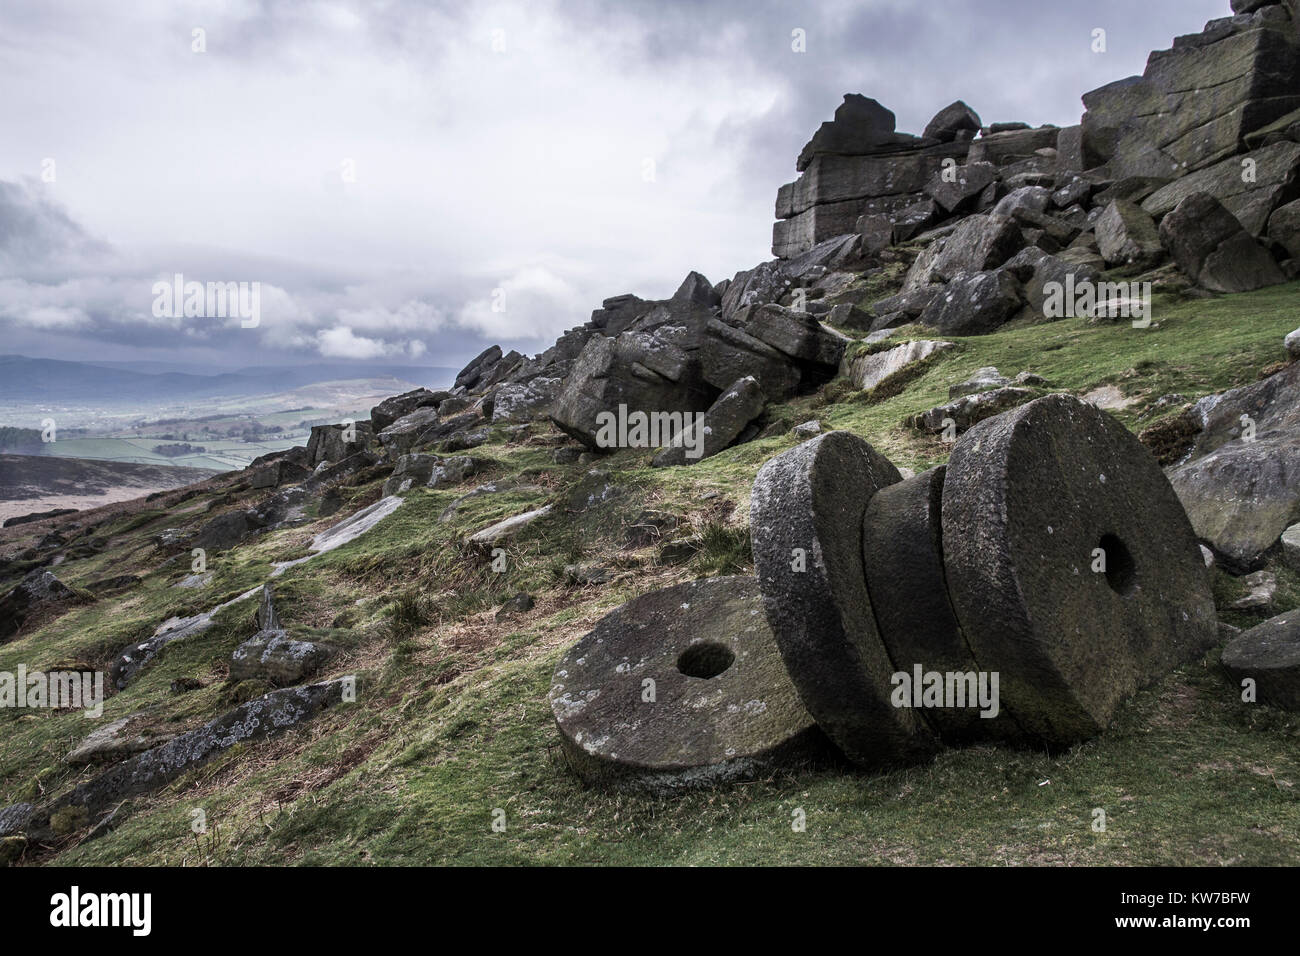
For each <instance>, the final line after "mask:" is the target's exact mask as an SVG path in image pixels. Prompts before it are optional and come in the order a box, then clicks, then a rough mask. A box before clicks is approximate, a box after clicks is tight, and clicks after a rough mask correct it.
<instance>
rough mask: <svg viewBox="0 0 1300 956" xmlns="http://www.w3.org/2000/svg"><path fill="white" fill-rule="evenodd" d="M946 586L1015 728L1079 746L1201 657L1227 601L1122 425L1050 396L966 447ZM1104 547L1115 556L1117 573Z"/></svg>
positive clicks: (954, 483) (947, 497)
mask: <svg viewBox="0 0 1300 956" xmlns="http://www.w3.org/2000/svg"><path fill="white" fill-rule="evenodd" d="M943 546H944V564H945V570H946V572H947V576H948V589H949V593H950V595H951V597H952V600H953V606H954V607H955V609H956V612H957V618H958V620H959V621H960V622H961V626H962V630H963V632H964V633H965V635H966V638H967V640H968V642H969V644H970V647H971V650H972V652H973V653H974V656H975V659H976V660H977V661H979V663H980V666H981V667H982V668H985V669H988V670H994V671H998V672H999V673H1000V675H1001V692H1002V700H1003V703H1004V704H1005V706H1006V707H1007V708H1008V709H1009V710H1010V711H1011V714H1012V716H1013V717H1014V718H1015V720H1016V722H1017V724H1018V725H1019V726H1020V727H1021V728H1022V729H1023V730H1025V731H1026V732H1027V733H1030V734H1032V735H1034V736H1036V737H1038V738H1039V739H1040V740H1042V741H1043V742H1045V743H1048V744H1050V745H1055V746H1069V745H1070V744H1073V743H1076V742H1078V741H1080V740H1085V739H1087V738H1089V737H1091V736H1093V735H1095V734H1096V733H1098V732H1099V731H1100V730H1102V729H1103V728H1104V727H1106V725H1107V724H1108V723H1109V722H1110V719H1111V716H1112V715H1113V713H1114V711H1115V708H1116V707H1117V706H1118V705H1119V704H1120V703H1121V702H1122V701H1123V700H1124V699H1126V698H1127V697H1128V696H1130V695H1131V694H1132V693H1133V692H1134V691H1136V690H1137V689H1138V688H1139V687H1141V686H1143V685H1144V684H1146V683H1148V682H1150V681H1152V680H1154V679H1156V678H1158V677H1160V676H1161V675H1163V674H1164V673H1167V672H1168V671H1169V670H1170V669H1172V668H1173V667H1175V666H1177V665H1178V664H1180V663H1183V662H1185V661H1187V660H1190V659H1192V658H1193V657H1195V656H1198V655H1199V654H1201V653H1204V651H1205V650H1206V649H1208V647H1210V646H1211V645H1212V644H1213V643H1214V642H1215V640H1216V637H1217V626H1216V618H1215V612H1214V599H1213V595H1212V593H1211V591H1210V583H1209V579H1208V577H1207V576H1206V574H1205V569H1204V566H1203V565H1202V563H1201V556H1200V551H1199V549H1198V547H1197V544H1196V539H1195V537H1194V536H1193V534H1192V529H1191V525H1190V524H1189V523H1188V520H1187V517H1186V515H1185V514H1184V513H1183V509H1182V507H1181V506H1180V505H1179V503H1178V499H1177V498H1176V497H1175V495H1174V493H1173V489H1172V488H1170V486H1169V481H1168V479H1166V478H1165V476H1164V473H1163V472H1161V470H1160V467H1159V466H1158V465H1157V464H1156V461H1155V459H1154V458H1152V457H1151V454H1150V452H1148V451H1147V450H1146V448H1145V447H1143V446H1142V444H1141V443H1140V442H1139V441H1138V440H1137V438H1136V437H1134V436H1133V435H1132V434H1131V433H1130V432H1129V431H1128V430H1127V429H1126V428H1124V426H1123V425H1121V424H1119V422H1117V421H1116V420H1115V419H1113V418H1111V417H1110V416H1109V415H1106V414H1105V413H1103V412H1101V411H1098V410H1097V409H1095V408H1093V407H1092V406H1090V405H1087V404H1085V403H1083V402H1080V401H1079V400H1077V399H1075V398H1071V397H1069V396H1065V395H1052V396H1048V397H1046V398H1042V399H1038V400H1037V401H1034V402H1031V403H1029V404H1028V405H1025V406H1024V407H1022V408H1019V409H1016V410H1015V411H1013V412H1009V413H1007V414H1005V415H1002V416H999V417H998V418H995V419H992V420H990V421H986V422H984V423H982V424H980V425H979V426H977V427H976V428H974V429H972V430H971V431H970V432H968V433H967V434H966V435H965V436H964V437H963V438H962V439H961V440H960V441H958V442H957V444H956V446H955V447H954V448H953V452H952V456H951V458H950V460H949V463H948V472H947V476H946V478H945V482H944V490H943ZM1097 549H1101V551H1102V553H1104V555H1105V572H1104V573H1100V572H1099V571H1094V570H1093V569H1094V568H1095V567H1098V565H1097V564H1096V563H1095V562H1096V561H1097V557H1098V553H1097Z"/></svg>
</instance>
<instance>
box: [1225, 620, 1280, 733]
mask: <svg viewBox="0 0 1300 956" xmlns="http://www.w3.org/2000/svg"><path fill="white" fill-rule="evenodd" d="M1221 660H1222V663H1223V667H1224V669H1225V670H1227V672H1228V674H1229V675H1231V677H1232V679H1233V682H1234V683H1235V684H1236V685H1237V686H1236V690H1237V692H1238V693H1240V689H1241V684H1242V682H1243V681H1245V680H1247V679H1249V680H1252V681H1254V682H1255V695H1256V696H1255V700H1256V701H1257V702H1258V703H1261V704H1268V705H1269V706H1271V707H1281V708H1282V709H1284V710H1300V611H1288V612H1287V613H1285V614H1279V615H1278V616H1277V617H1275V618H1272V619H1271V620H1268V621H1265V622H1264V623H1263V624H1260V625H1259V626H1258V627H1252V628H1251V629H1250V630H1249V631H1245V632H1244V633H1242V634H1240V635H1238V636H1237V637H1235V638H1233V639H1232V640H1231V641H1230V642H1229V643H1228V646H1227V647H1225V648H1224V649H1223V656H1222V658H1221Z"/></svg>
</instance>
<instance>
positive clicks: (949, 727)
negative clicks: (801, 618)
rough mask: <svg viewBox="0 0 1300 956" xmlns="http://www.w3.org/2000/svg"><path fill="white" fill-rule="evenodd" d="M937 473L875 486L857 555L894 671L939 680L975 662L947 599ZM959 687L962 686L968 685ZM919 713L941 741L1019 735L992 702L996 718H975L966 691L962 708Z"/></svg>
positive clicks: (971, 668)
mask: <svg viewBox="0 0 1300 956" xmlns="http://www.w3.org/2000/svg"><path fill="white" fill-rule="evenodd" d="M945 471H946V469H945V468H944V467H943V466H942V465H940V466H939V467H938V468H932V469H930V470H929V471H927V472H923V473H922V474H919V475H917V476H916V477H915V478H909V479H907V480H906V481H902V482H899V483H898V484H896V485H889V486H888V487H885V488H881V489H880V490H879V491H878V492H876V494H875V496H874V497H873V498H872V499H871V502H870V503H869V504H868V505H867V513H866V516H865V517H864V519H863V522H862V561H863V565H864V566H865V568H866V578H867V591H868V593H869V594H870V595H871V606H872V608H873V609H874V610H875V612H876V624H877V625H878V626H879V628H880V636H881V639H882V640H883V641H884V643H885V649H886V650H887V651H888V652H889V657H890V660H891V661H893V664H894V668H895V670H897V671H901V672H905V673H907V674H909V675H914V674H915V672H916V668H920V670H921V672H922V673H923V674H924V673H933V672H937V673H940V674H943V675H945V680H946V675H948V674H949V673H955V674H978V672H979V666H978V665H977V664H976V662H975V658H974V656H973V655H972V654H971V651H970V647H969V645H968V644H967V643H966V637H965V635H963V634H962V630H961V625H960V624H958V622H957V615H956V613H955V612H954V611H953V608H952V603H951V602H950V601H949V599H948V584H947V580H946V577H945V575H944V570H943V536H942V533H941V524H940V506H941V501H942V497H943V482H944V472H945ZM955 686H956V684H955V682H954V687H955ZM961 686H962V689H963V692H964V691H965V690H966V688H967V687H968V686H969V685H966V684H963V685H961ZM999 696H1000V688H999ZM921 715H922V716H923V717H924V718H925V719H926V720H927V721H928V722H929V723H930V725H931V726H932V727H933V728H934V729H935V730H936V731H937V732H938V734H939V736H940V737H941V738H943V740H944V741H945V742H946V743H970V742H972V741H975V740H989V739H996V740H1014V739H1016V738H1017V737H1019V736H1020V731H1019V728H1018V727H1017V726H1016V725H1015V722H1014V721H1013V720H1012V719H1011V717H1010V716H1009V715H1008V713H1007V712H1006V710H1004V709H1002V708H1001V707H1000V706H999V708H998V712H997V715H996V716H993V717H981V716H980V708H979V706H978V703H977V700H976V699H971V698H970V697H967V703H966V706H962V707H955V706H952V704H951V701H948V700H945V704H944V706H941V707H926V708H925V709H924V710H922V711H921Z"/></svg>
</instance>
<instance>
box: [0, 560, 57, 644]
mask: <svg viewBox="0 0 1300 956" xmlns="http://www.w3.org/2000/svg"><path fill="white" fill-rule="evenodd" d="M73 597H74V594H73V592H72V590H71V589H70V588H69V587H68V586H67V585H65V584H64V583H63V582H62V581H60V580H59V579H58V578H57V577H56V576H55V575H54V572H52V571H46V570H44V569H43V568H37V569H35V570H33V571H29V572H27V574H26V576H25V577H24V578H23V579H22V581H20V582H19V583H18V585H17V587H15V588H14V589H13V590H12V591H10V592H9V593H8V594H6V595H5V596H4V598H3V599H0V644H2V643H4V642H6V641H11V640H13V639H14V638H15V637H16V636H17V634H18V631H19V630H20V629H21V628H22V626H23V622H25V621H26V620H27V619H28V618H29V617H31V616H32V615H33V614H36V613H38V612H40V611H41V610H43V609H45V608H51V607H56V606H58V605H60V604H66V603H67V602H69V601H71V600H72V599H73Z"/></svg>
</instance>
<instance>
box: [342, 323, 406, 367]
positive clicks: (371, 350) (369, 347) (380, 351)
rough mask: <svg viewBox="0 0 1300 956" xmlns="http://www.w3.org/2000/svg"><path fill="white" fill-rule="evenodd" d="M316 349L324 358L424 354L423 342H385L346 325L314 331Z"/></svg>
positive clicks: (362, 358)
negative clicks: (359, 332)
mask: <svg viewBox="0 0 1300 956" xmlns="http://www.w3.org/2000/svg"><path fill="white" fill-rule="evenodd" d="M316 346H317V350H318V351H319V352H320V354H321V355H322V356H324V357H325V358H343V359H357V360H359V361H365V360H369V359H378V358H393V357H403V356H408V355H409V356H410V357H412V358H418V357H419V356H421V355H423V354H424V344H423V343H422V342H418V341H407V342H386V341H384V340H383V339H375V338H368V337H366V336H364V335H357V334H356V333H355V332H353V331H352V330H351V329H350V328H348V327H347V326H346V325H339V326H335V327H334V328H332V329H322V330H321V331H319V332H317V333H316Z"/></svg>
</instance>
